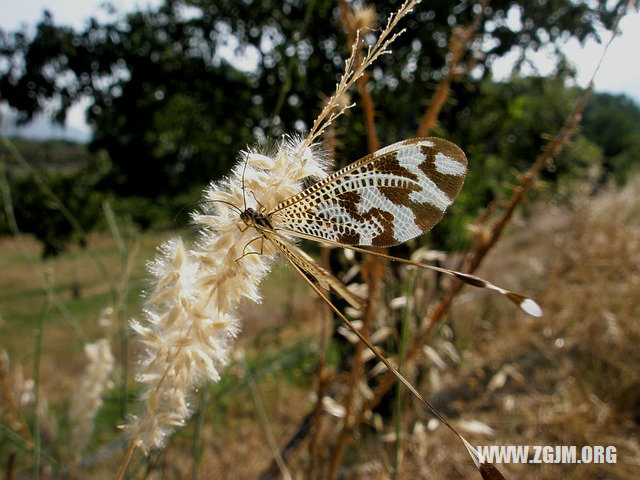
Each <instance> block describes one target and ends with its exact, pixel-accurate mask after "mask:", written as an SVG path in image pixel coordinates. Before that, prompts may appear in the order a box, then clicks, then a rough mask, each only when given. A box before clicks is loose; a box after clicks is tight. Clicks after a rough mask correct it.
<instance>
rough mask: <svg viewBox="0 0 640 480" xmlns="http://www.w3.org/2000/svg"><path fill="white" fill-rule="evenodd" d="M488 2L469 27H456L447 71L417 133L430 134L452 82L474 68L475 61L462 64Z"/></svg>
mask: <svg viewBox="0 0 640 480" xmlns="http://www.w3.org/2000/svg"><path fill="white" fill-rule="evenodd" d="M488 3H489V0H482V1H481V2H480V4H479V5H480V7H481V8H480V9H479V10H478V13H476V15H475V17H474V19H473V22H472V23H471V25H469V26H467V27H458V28H456V29H454V31H453V33H452V34H451V38H450V40H449V58H448V60H447V73H446V74H445V76H444V78H443V79H442V80H441V81H440V82H439V83H438V86H437V87H436V90H435V92H434V94H433V97H432V99H431V102H430V103H429V108H428V109H427V111H426V113H425V114H424V117H422V120H421V121H420V125H419V126H418V132H417V135H418V136H419V137H425V136H427V135H429V132H430V131H431V130H432V129H433V127H434V126H435V124H436V122H437V121H438V117H439V116H440V111H441V110H442V107H443V106H444V104H445V102H446V101H447V99H448V98H449V94H450V93H451V84H452V83H453V82H454V81H458V80H459V79H461V78H463V77H464V75H465V74H466V73H468V72H469V71H470V70H471V68H473V65H474V63H473V62H469V64H468V65H467V66H466V67H464V68H463V67H462V66H461V62H462V59H463V58H464V56H465V54H466V53H467V51H468V50H469V47H470V45H471V40H472V38H473V35H474V34H475V32H476V30H477V29H478V26H479V25H480V21H481V20H482V16H483V15H484V10H485V8H486V7H487V5H488Z"/></svg>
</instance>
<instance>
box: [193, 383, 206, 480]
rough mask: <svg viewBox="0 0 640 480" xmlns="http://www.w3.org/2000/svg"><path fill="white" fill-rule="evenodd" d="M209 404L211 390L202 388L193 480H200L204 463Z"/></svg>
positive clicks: (195, 440) (194, 442) (194, 435)
mask: <svg viewBox="0 0 640 480" xmlns="http://www.w3.org/2000/svg"><path fill="white" fill-rule="evenodd" d="M208 402H209V389H208V388H206V386H205V387H203V388H202V393H201V394H200V402H199V403H198V412H197V413H196V421H195V428H194V429H193V476H192V478H193V480H198V476H199V472H200V462H201V461H202V453H203V445H202V426H203V425H204V418H205V416H206V413H207V404H208Z"/></svg>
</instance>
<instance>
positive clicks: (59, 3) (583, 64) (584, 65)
mask: <svg viewBox="0 0 640 480" xmlns="http://www.w3.org/2000/svg"><path fill="white" fill-rule="evenodd" d="M103 3H104V0H55V1H54V0H17V1H16V0H0V5H3V6H2V8H1V9H0V10H1V11H2V13H1V14H0V28H2V29H4V30H6V31H13V30H16V29H17V28H19V27H20V26H21V25H24V24H26V25H29V26H33V25H34V24H35V23H36V22H37V21H38V20H40V19H41V18H42V12H43V10H45V9H48V10H49V11H50V12H51V13H52V14H53V18H54V21H55V23H57V24H67V25H72V26H74V27H75V28H77V29H81V28H83V27H84V26H85V25H86V22H87V20H88V18H89V17H91V16H95V17H97V18H98V19H106V18H109V17H108V15H107V13H106V10H105V9H104V8H103V7H102V4H103ZM110 3H111V5H113V6H114V7H115V9H116V12H117V14H122V13H124V12H127V11H130V10H133V9H135V8H136V7H142V8H144V7H148V6H154V5H158V4H160V3H161V0H111V2H110ZM620 27H621V28H620V30H621V32H622V33H621V35H620V36H619V37H618V38H617V39H616V40H614V43H613V44H612V46H611V48H610V49H609V51H608V53H607V57H606V58H605V61H604V62H603V64H602V66H601V68H600V71H599V72H598V75H597V77H596V90H597V91H600V92H611V93H625V94H627V95H629V96H631V97H633V98H634V99H635V100H636V101H637V102H640V62H638V61H634V60H632V58H633V57H637V56H638V49H639V48H640V13H639V12H637V11H633V12H631V13H629V14H627V16H626V17H625V18H624V19H623V20H622V22H621V25H620ZM602 37H603V38H604V39H605V40H608V38H609V34H608V33H606V32H604V33H603V35H602ZM562 49H563V51H564V52H565V53H566V54H567V56H568V57H569V59H570V60H571V62H572V63H573V64H574V66H575V67H576V68H577V71H578V78H577V83H578V84H579V85H582V86H585V85H586V84H587V83H588V81H589V79H590V78H591V75H592V73H593V70H594V68H595V66H596V64H597V62H598V60H599V58H600V55H601V53H602V50H603V45H601V44H598V43H597V42H596V41H595V40H590V41H588V42H586V44H585V45H584V46H582V45H580V44H579V42H578V41H576V40H572V41H569V42H566V43H565V44H564V45H562ZM513 60H514V58H513V57H512V58H505V59H500V61H498V62H496V64H495V65H494V75H495V76H496V77H497V78H498V79H500V78H502V77H504V76H505V75H507V74H508V72H509V71H510V66H511V64H512V63H513ZM532 60H533V64H534V66H535V67H534V68H535V70H537V72H538V73H540V74H546V73H549V72H550V71H551V70H552V65H553V61H552V59H550V58H549V51H546V52H539V53H537V54H536V55H535V56H533V57H532ZM530 71H533V69H530ZM86 106H87V102H80V103H79V104H77V105H76V106H75V107H73V108H72V109H71V110H70V112H69V115H68V117H67V125H69V126H71V127H73V128H75V129H78V130H81V131H83V132H86V133H88V132H89V127H88V126H87V124H86V122H85V121H84V109H85V108H86Z"/></svg>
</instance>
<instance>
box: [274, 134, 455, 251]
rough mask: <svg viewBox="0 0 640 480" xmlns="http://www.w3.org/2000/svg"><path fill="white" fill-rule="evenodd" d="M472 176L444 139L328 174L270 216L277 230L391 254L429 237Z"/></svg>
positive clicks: (416, 141)
mask: <svg viewBox="0 0 640 480" xmlns="http://www.w3.org/2000/svg"><path fill="white" fill-rule="evenodd" d="M466 173H467V159H466V157H465V155H464V152H463V151H462V150H460V148H458V147H457V146H456V145H454V144H453V143H451V142H449V141H447V140H443V139H441V138H435V137H427V138H413V139H410V140H404V141H402V142H398V143H394V144H393V145H389V146H387V147H385V148H382V149H380V150H378V151H377V152H375V153H372V154H370V155H367V156H366V157H364V158H362V159H360V160H358V161H357V162H354V163H352V164H351V165H348V166H346V167H345V168H343V169H341V170H339V171H337V172H335V173H334V174H332V175H329V176H328V177H327V178H324V179H322V180H320V181H318V182H317V183H315V184H314V185H311V186H310V187H309V188H307V189H305V190H303V191H302V192H300V193H299V194H297V195H294V196H293V197H291V198H288V199H287V200H285V201H283V202H282V203H280V204H279V205H277V206H276V207H274V208H273V210H271V212H269V218H270V220H271V223H272V224H273V226H274V228H275V229H276V230H278V229H281V230H284V231H287V232H289V233H291V234H293V235H295V234H296V233H299V234H302V235H304V236H306V237H307V238H308V237H315V238H317V239H324V240H329V241H332V242H337V243H342V244H348V245H373V246H376V247H388V246H392V245H397V244H399V243H403V242H406V241H407V240H410V239H412V238H414V237H417V236H418V235H420V234H422V233H424V232H426V231H428V230H430V229H431V228H432V227H433V226H434V225H435V224H436V223H438V222H439V221H440V219H442V216H443V215H444V212H445V211H446V209H447V207H449V205H451V203H452V202H453V200H454V199H455V198H456V196H457V195H458V193H460V190H461V188H462V184H463V183H464V178H465V175H466Z"/></svg>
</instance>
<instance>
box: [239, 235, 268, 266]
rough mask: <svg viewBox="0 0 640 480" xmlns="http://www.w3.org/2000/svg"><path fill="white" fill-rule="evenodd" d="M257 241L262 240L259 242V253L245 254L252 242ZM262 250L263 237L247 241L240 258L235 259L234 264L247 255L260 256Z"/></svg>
mask: <svg viewBox="0 0 640 480" xmlns="http://www.w3.org/2000/svg"><path fill="white" fill-rule="evenodd" d="M245 230H246V228H245ZM258 239H262V242H260V251H259V252H247V247H248V246H249V245H251V244H252V243H253V242H255V241H256V240H258ZM263 248H264V236H263V235H259V236H257V237H256V238H253V239H251V240H249V242H248V243H247V244H246V245H245V246H244V248H243V249H242V256H241V257H239V258H236V262H239V261H240V260H242V259H243V258H244V257H246V256H247V255H262V251H263Z"/></svg>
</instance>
